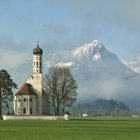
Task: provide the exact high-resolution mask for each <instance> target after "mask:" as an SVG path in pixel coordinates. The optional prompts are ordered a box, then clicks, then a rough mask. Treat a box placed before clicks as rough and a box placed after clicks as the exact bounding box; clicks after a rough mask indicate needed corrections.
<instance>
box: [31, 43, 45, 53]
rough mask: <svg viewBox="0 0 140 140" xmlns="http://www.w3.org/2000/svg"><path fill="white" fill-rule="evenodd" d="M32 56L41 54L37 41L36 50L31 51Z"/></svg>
mask: <svg viewBox="0 0 140 140" xmlns="http://www.w3.org/2000/svg"><path fill="white" fill-rule="evenodd" d="M33 54H41V55H42V54H43V50H42V49H41V48H39V41H37V46H36V48H34V49H33Z"/></svg>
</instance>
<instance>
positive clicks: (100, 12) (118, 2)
mask: <svg viewBox="0 0 140 140" xmlns="http://www.w3.org/2000/svg"><path fill="white" fill-rule="evenodd" d="M139 5H140V1H139V0H30V1H29V0H24V1H23V0H0V69H6V70H8V71H9V72H10V74H11V75H12V76H13V79H15V81H16V83H19V85H20V83H22V82H23V81H25V80H26V77H27V76H28V75H29V74H30V73H32V50H33V48H35V47H36V44H37V41H38V40H39V42H40V47H41V48H42V49H43V51H44V53H43V57H44V59H46V56H47V55H48V54H52V53H54V52H57V51H59V50H62V51H63V50H72V49H75V48H77V47H80V46H82V45H83V44H85V43H89V42H91V41H92V40H95V39H96V40H99V41H100V42H102V43H103V44H104V45H105V46H106V47H107V48H109V49H110V50H112V52H114V53H115V54H116V55H117V56H118V57H119V58H120V59H121V60H122V59H123V60H131V59H134V58H135V57H137V56H138V55H139V54H140V39H139V37H140V14H139V13H140V8H139ZM45 61H47V60H45Z"/></svg>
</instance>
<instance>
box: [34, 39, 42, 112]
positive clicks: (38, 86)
mask: <svg viewBox="0 0 140 140" xmlns="http://www.w3.org/2000/svg"><path fill="white" fill-rule="evenodd" d="M42 54H43V50H42V49H41V48H39V41H38V42H37V47H36V48H34V49H33V87H34V89H35V90H36V91H37V93H38V94H37V115H42V88H43V87H42V86H43V85H42V83H43V81H42Z"/></svg>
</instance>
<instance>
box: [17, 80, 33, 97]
mask: <svg viewBox="0 0 140 140" xmlns="http://www.w3.org/2000/svg"><path fill="white" fill-rule="evenodd" d="M16 95H36V93H35V92H34V90H33V87H32V85H31V84H28V83H25V84H24V85H23V86H22V87H21V88H20V90H19V91H18V92H17V93H16Z"/></svg>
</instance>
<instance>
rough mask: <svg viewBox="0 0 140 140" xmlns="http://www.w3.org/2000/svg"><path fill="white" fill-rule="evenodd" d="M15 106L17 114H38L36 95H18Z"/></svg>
mask: <svg viewBox="0 0 140 140" xmlns="http://www.w3.org/2000/svg"><path fill="white" fill-rule="evenodd" d="M14 106H15V111H14V112H15V115H30V114H32V115H36V98H35V95H17V96H16V97H15V105H14Z"/></svg>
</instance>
